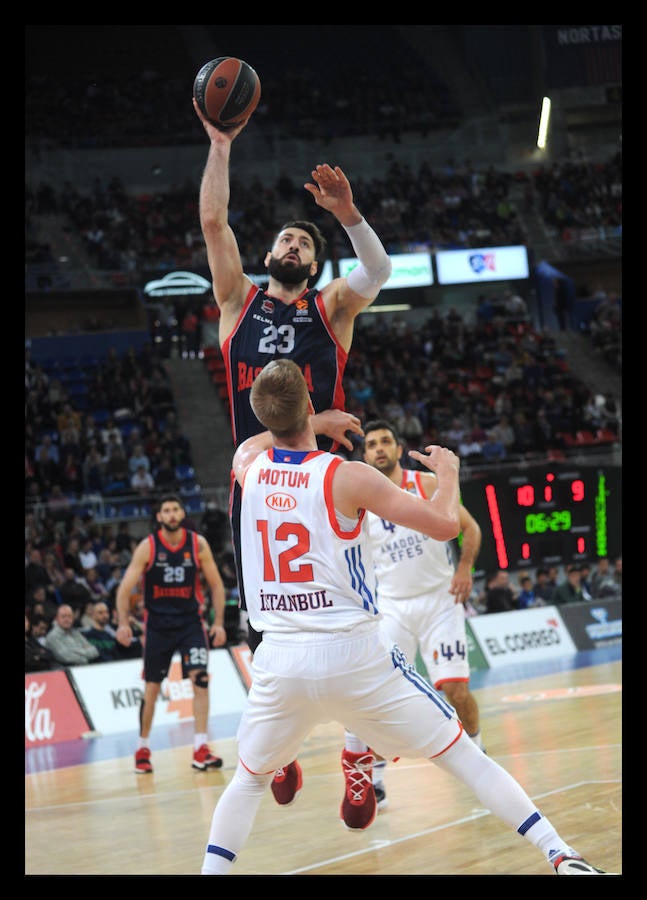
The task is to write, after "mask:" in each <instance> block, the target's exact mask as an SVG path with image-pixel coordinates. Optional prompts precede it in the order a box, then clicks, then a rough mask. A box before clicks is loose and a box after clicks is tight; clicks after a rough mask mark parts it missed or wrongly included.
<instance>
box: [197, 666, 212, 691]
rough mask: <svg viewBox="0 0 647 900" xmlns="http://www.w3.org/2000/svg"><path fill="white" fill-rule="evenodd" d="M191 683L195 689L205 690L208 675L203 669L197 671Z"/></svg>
mask: <svg viewBox="0 0 647 900" xmlns="http://www.w3.org/2000/svg"><path fill="white" fill-rule="evenodd" d="M193 683H194V684H195V686H196V687H201V688H206V687H209V675H208V674H207V672H206V671H205V670H204V669H199V670H198V671H197V672H196V673H195V676H194V678H193Z"/></svg>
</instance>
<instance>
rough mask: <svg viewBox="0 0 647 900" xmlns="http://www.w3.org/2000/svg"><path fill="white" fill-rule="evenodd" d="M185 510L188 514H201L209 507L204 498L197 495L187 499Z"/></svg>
mask: <svg viewBox="0 0 647 900" xmlns="http://www.w3.org/2000/svg"><path fill="white" fill-rule="evenodd" d="M184 508H185V510H186V512H187V513H200V512H204V511H205V509H206V508H207V507H206V504H205V502H204V500H203V499H202V497H200V496H199V495H196V496H195V497H187V499H186V500H185V501H184Z"/></svg>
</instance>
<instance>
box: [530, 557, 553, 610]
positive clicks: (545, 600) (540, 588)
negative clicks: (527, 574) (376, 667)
mask: <svg viewBox="0 0 647 900" xmlns="http://www.w3.org/2000/svg"><path fill="white" fill-rule="evenodd" d="M556 587H557V585H555V584H553V583H552V582H551V581H550V580H549V577H548V569H546V568H545V567H544V566H540V567H539V568H538V569H537V572H536V574H535V583H534V585H533V588H532V589H533V592H534V594H535V597H536V599H537V600H541V601H542V605H543V606H550V605H551V604H552V602H553V597H554V595H555V590H556Z"/></svg>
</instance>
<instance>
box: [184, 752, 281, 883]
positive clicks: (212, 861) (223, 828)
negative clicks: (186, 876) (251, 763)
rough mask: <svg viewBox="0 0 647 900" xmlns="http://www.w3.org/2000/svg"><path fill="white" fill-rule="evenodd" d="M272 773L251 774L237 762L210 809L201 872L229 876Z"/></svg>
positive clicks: (247, 835)
mask: <svg viewBox="0 0 647 900" xmlns="http://www.w3.org/2000/svg"><path fill="white" fill-rule="evenodd" d="M273 774H274V773H273V772H270V774H269V775H252V773H251V772H248V771H247V769H246V768H245V767H244V766H243V765H241V763H240V762H239V763H238V765H237V766H236V771H235V772H234V775H233V778H232V779H231V781H230V782H229V784H228V785H227V787H226V788H225V790H224V791H223V793H222V795H221V797H220V800H218V802H217V804H216V808H215V809H214V811H213V816H212V818H211V827H210V829H209V840H208V842H207V849H206V851H205V854H204V860H203V862H202V871H201V874H202V875H228V874H229V873H230V872H231V867H232V866H233V864H234V862H235V861H236V857H237V856H238V854H239V852H240V851H241V850H242V848H243V847H244V846H245V843H246V842H247V839H248V837H249V834H250V832H251V830H252V826H253V824H254V819H255V818H256V813H257V812H258V808H259V806H260V805H261V800H262V799H263V795H264V793H265V791H266V790H267V787H268V785H269V783H270V782H271V780H272V776H273Z"/></svg>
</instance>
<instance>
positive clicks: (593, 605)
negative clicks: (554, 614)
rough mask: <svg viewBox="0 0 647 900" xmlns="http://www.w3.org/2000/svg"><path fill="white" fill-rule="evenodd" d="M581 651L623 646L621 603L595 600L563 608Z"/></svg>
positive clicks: (561, 608) (562, 611)
mask: <svg viewBox="0 0 647 900" xmlns="http://www.w3.org/2000/svg"><path fill="white" fill-rule="evenodd" d="M560 610H561V613H562V617H563V619H564V621H565V622H566V625H567V627H568V630H569V631H570V633H571V636H572V638H573V640H574V641H575V644H576V645H577V649H578V650H594V649H596V648H597V647H606V646H608V645H609V644H620V643H622V600H611V599H608V600H604V599H599V600H592V601H591V602H590V603H569V604H568V606H561V607H560Z"/></svg>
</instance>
